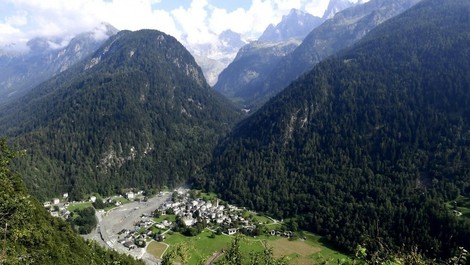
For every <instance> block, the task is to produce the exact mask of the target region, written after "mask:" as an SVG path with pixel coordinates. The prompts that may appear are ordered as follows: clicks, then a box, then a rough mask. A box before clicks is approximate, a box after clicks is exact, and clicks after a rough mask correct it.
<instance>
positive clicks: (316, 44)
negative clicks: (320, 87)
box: [214, 0, 419, 109]
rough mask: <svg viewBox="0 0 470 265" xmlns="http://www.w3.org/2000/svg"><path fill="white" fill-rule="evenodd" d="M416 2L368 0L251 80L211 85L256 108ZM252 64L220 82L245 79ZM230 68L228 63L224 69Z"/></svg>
mask: <svg viewBox="0 0 470 265" xmlns="http://www.w3.org/2000/svg"><path fill="white" fill-rule="evenodd" d="M333 2H334V1H333ZM343 2H344V1H339V3H343ZM417 2H419V0H398V1H395V0H370V1H368V2H366V3H363V4H357V5H354V6H351V7H349V8H347V9H345V10H342V11H340V12H338V13H336V15H335V16H333V17H332V18H330V19H328V20H326V21H325V22H324V23H322V24H321V25H319V26H318V27H316V28H314V29H313V30H312V31H311V32H310V33H309V34H308V35H307V36H306V37H305V39H303V41H302V43H301V44H300V45H299V46H298V47H296V48H295V49H294V50H293V51H291V52H289V53H287V54H285V56H282V57H281V59H280V60H276V61H273V62H271V63H270V64H269V70H268V71H264V72H260V73H257V74H256V76H255V78H249V80H250V82H246V83H238V84H237V85H235V86H234V87H233V88H230V89H227V88H226V87H227V85H221V84H217V85H215V86H214V87H215V89H217V90H218V91H221V93H224V94H225V95H226V96H228V97H230V98H233V99H234V100H235V101H236V102H237V103H239V104H241V105H242V106H244V107H245V108H248V109H257V108H259V107H260V106H262V105H263V104H264V103H265V102H267V101H268V100H269V98H271V97H272V96H274V95H276V94H277V93H279V92H280V91H281V90H282V89H283V88H284V87H286V86H287V85H289V84H290V83H291V82H292V81H294V80H295V79H297V78H298V77H300V76H301V75H302V74H304V73H306V72H307V71H309V70H311V69H312V67H313V66H314V65H315V64H317V63H318V62H320V61H321V60H323V59H325V58H327V57H328V56H330V55H332V54H334V53H336V52H338V51H340V50H341V49H343V48H346V47H348V46H350V45H352V44H354V43H355V42H357V41H358V40H360V39H361V38H362V37H363V36H365V34H366V33H367V32H369V31H370V30H371V29H373V28H374V27H376V26H377V25H379V24H381V23H382V22H384V21H386V20H387V19H389V18H392V17H394V16H396V15H398V14H400V13H402V12H403V11H405V10H407V9H408V8H410V7H411V6H413V5H414V4H416V3H417ZM330 9H331V10H335V9H334V8H333V6H330ZM234 63H236V62H234ZM251 67H252V65H251V64H246V65H237V66H236V69H238V71H234V73H233V75H229V76H227V74H224V76H222V75H221V77H220V78H221V79H222V81H221V82H224V79H223V78H222V77H225V78H231V79H233V78H236V76H239V78H240V79H242V80H243V79H246V78H245V77H244V73H248V74H249V75H251V76H253V74H252V72H253V71H251ZM230 69H231V66H230V65H229V66H228V67H227V69H226V71H227V72H228V71H229V70H230ZM245 69H246V70H245ZM226 91H227V92H226Z"/></svg>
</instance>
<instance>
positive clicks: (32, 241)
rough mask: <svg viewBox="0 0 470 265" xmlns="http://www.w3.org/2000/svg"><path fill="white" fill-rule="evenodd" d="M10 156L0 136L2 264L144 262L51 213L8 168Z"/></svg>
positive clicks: (129, 264)
mask: <svg viewBox="0 0 470 265" xmlns="http://www.w3.org/2000/svg"><path fill="white" fill-rule="evenodd" d="M13 157H14V153H13V152H12V151H11V150H9V149H8V147H7V145H6V141H5V140H4V139H3V140H0V189H1V190H2V192H1V194H0V227H1V230H2V255H1V256H0V262H1V263H2V264H77V265H79V264H123V265H124V264H128V265H131V264H143V262H141V261H136V260H134V259H133V258H131V257H129V256H126V255H122V254H118V253H117V252H115V251H109V250H105V249H103V248H102V247H100V246H98V245H97V244H96V243H93V242H85V240H84V239H83V238H81V237H80V236H79V235H78V234H77V233H76V232H74V231H73V229H72V228H71V227H70V225H69V224H68V223H67V222H66V221H64V220H61V219H59V218H54V217H52V216H51V215H50V214H49V213H48V212H46V210H45V209H44V207H43V206H42V204H40V203H39V202H38V201H37V200H35V199H34V198H33V197H32V196H31V195H30V194H29V193H28V191H27V190H26V188H25V186H24V184H23V182H22V181H21V178H20V176H19V175H17V174H16V173H14V172H13V171H12V170H11V169H10V165H9V164H10V163H11V160H12V159H13Z"/></svg>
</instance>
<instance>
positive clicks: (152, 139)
mask: <svg viewBox="0 0 470 265" xmlns="http://www.w3.org/2000/svg"><path fill="white" fill-rule="evenodd" d="M238 118H239V111H238V110H236V109H235V108H234V107H232V104H231V103H230V102H229V101H228V100H226V99H225V98H223V97H222V96H221V95H219V94H218V93H216V92H214V91H213V90H212V89H211V88H210V87H209V86H208V84H207V83H206V81H205V79H204V76H203V74H202V71H201V69H200V68H199V66H198V65H197V64H196V62H195V61H194V58H193V57H192V56H191V54H190V53H189V52H188V51H187V50H186V49H185V48H184V47H183V46H182V45H181V44H180V43H179V42H178V41H177V40H176V39H174V38H173V37H171V36H168V35H166V34H164V33H161V32H158V31H151V30H141V31H137V32H129V31H123V32H119V33H118V34H116V35H114V36H113V37H111V38H110V39H109V40H108V41H107V42H106V43H105V44H103V45H102V46H101V47H100V48H99V49H98V50H97V51H96V52H95V53H93V54H92V56H90V57H88V58H86V59H85V60H83V61H82V62H80V63H78V64H76V65H74V66H73V67H72V68H69V69H68V70H66V71H64V72H62V73H61V74H59V75H57V76H56V77H54V78H52V79H51V80H48V81H47V82H44V83H42V84H41V85H39V86H37V87H36V88H34V89H33V90H32V91H31V92H30V93H28V94H27V95H26V96H25V97H23V98H21V99H19V100H16V101H14V102H12V103H11V104H9V105H6V106H5V107H3V108H1V109H0V120H1V122H0V124H1V125H0V134H1V135H7V136H9V137H10V138H11V139H12V140H11V141H12V142H14V143H15V144H16V145H15V147H16V146H17V147H18V149H21V150H23V149H24V150H26V154H27V155H26V157H25V158H24V159H22V160H20V162H19V164H18V165H16V166H17V168H18V169H19V172H20V173H21V174H22V175H23V176H25V182H26V185H27V186H28V187H29V188H30V189H31V191H32V192H33V194H34V195H35V196H38V197H39V198H48V197H51V196H54V195H56V194H60V193H62V192H69V193H70V196H72V197H74V198H80V197H81V196H83V195H84V194H87V193H90V192H92V191H94V192H99V193H100V194H111V193H116V192H118V191H120V189H121V188H129V187H140V188H153V187H164V186H167V187H174V186H176V185H181V184H182V183H184V182H185V181H186V180H187V179H188V178H189V176H191V174H193V173H194V172H195V171H196V170H198V169H199V168H200V167H202V166H203V165H204V163H206V162H207V161H208V160H209V158H210V154H211V150H212V147H213V145H214V144H215V143H216V141H217V139H218V137H219V136H220V135H222V134H224V133H225V132H227V130H228V129H229V128H230V127H231V125H232V123H233V122H234V121H235V120H236V119H238Z"/></svg>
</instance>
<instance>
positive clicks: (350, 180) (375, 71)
mask: <svg viewBox="0 0 470 265" xmlns="http://www.w3.org/2000/svg"><path fill="white" fill-rule="evenodd" d="M469 14H470V2H468V1H462V0H459V1H438V0H424V1H422V2H421V3H419V4H417V5H416V6H415V7H413V8H411V9H410V10H408V11H407V12H405V13H403V14H402V15H400V16H398V17H396V18H393V19H391V20H389V21H387V22H385V23H384V24H382V25H381V26H379V27H377V28H376V29H375V30H373V31H371V32H370V33H369V34H368V35H367V36H366V37H365V38H364V39H363V40H362V41H360V42H359V43H358V44H356V45H355V46H354V47H352V48H350V49H347V50H344V51H342V52H341V53H340V54H339V55H337V56H334V57H331V58H329V59H327V60H325V61H323V62H322V63H320V64H319V65H317V67H315V68H314V69H313V70H312V71H311V72H310V73H308V74H306V75H305V76H303V77H302V78H300V79H299V80H297V81H295V82H293V83H292V84H291V85H290V86H289V87H288V88H286V89H285V90H284V91H283V92H282V93H281V94H280V95H278V96H277V97H275V98H274V99H273V100H271V101H270V102H268V103H267V104H266V105H265V106H264V107H263V108H261V109H260V110H259V111H258V112H256V113H255V114H253V115H252V116H250V117H248V118H247V119H245V120H244V121H242V122H241V123H240V124H239V125H238V126H237V127H236V128H235V129H234V130H233V132H232V133H231V135H230V136H229V137H228V138H227V139H225V140H224V141H223V142H222V143H221V144H220V145H219V146H218V147H217V148H216V150H215V152H214V159H213V162H212V163H211V164H210V166H208V167H207V168H206V171H205V172H204V173H203V174H201V175H200V176H198V177H197V178H196V179H195V182H196V183H197V184H198V185H200V186H201V187H203V188H205V189H207V190H210V191H216V192H217V193H219V194H220V195H221V196H222V197H223V198H224V199H227V200H229V201H230V202H232V203H236V204H239V205H243V206H247V207H249V208H252V209H257V210H259V211H263V212H267V213H270V214H273V215H275V216H277V217H279V218H286V217H293V218H295V220H296V222H298V223H299V225H300V226H301V227H303V228H305V229H308V230H310V231H313V232H316V233H319V234H321V235H324V236H326V238H328V239H329V240H330V241H331V242H333V243H334V244H336V245H337V246H338V247H340V248H342V249H344V250H347V251H350V252H353V251H354V250H355V249H356V246H357V245H358V244H360V245H362V246H365V247H366V248H367V249H368V253H369V258H370V259H374V260H376V261H377V260H380V259H381V258H382V257H384V256H387V255H388V254H389V253H394V252H396V251H404V252H407V251H412V250H413V249H415V248H417V249H418V251H420V252H421V253H423V254H424V255H426V256H428V257H430V258H436V259H437V260H440V259H441V258H442V259H446V258H448V257H450V256H452V255H454V252H455V250H456V249H457V247H458V246H462V247H465V248H466V249H467V250H468V249H470V241H469V240H468V239H469V238H470V223H469V222H468V220H466V219H464V218H458V217H456V216H455V215H454V213H453V212H452V211H450V210H449V209H448V208H447V207H446V205H445V202H447V201H449V200H454V199H456V198H457V196H458V195H463V196H470V91H469V89H470V61H469V60H468V58H470V46H469V45H468V44H469V43H470V16H469Z"/></svg>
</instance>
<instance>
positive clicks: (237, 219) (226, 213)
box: [158, 191, 256, 235]
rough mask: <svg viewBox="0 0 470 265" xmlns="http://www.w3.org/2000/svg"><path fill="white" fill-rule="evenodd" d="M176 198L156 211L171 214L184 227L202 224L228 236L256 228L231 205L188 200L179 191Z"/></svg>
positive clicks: (186, 195) (197, 199)
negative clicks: (177, 218) (221, 231)
mask: <svg viewBox="0 0 470 265" xmlns="http://www.w3.org/2000/svg"><path fill="white" fill-rule="evenodd" d="M173 197H175V196H173ZM176 198H177V199H173V200H170V201H167V202H165V203H163V204H162V205H161V206H160V208H159V209H158V211H160V213H161V214H162V215H164V214H166V213H167V212H170V213H173V214H174V215H176V216H177V217H179V218H180V220H181V221H182V222H184V224H185V225H186V226H193V225H195V224H196V223H197V222H204V223H205V224H206V225H208V226H212V227H213V228H216V227H217V228H222V229H223V232H225V233H227V234H229V235H233V234H235V233H237V232H238V231H239V230H240V229H244V230H245V231H252V230H253V229H255V227H256V226H255V225H254V224H253V223H252V221H251V220H249V219H247V218H245V217H243V215H242V210H241V209H239V208H237V207H235V206H233V205H221V204H219V200H216V201H214V202H211V201H205V200H202V199H200V198H190V196H189V193H184V192H181V191H180V194H179V196H176Z"/></svg>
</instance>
